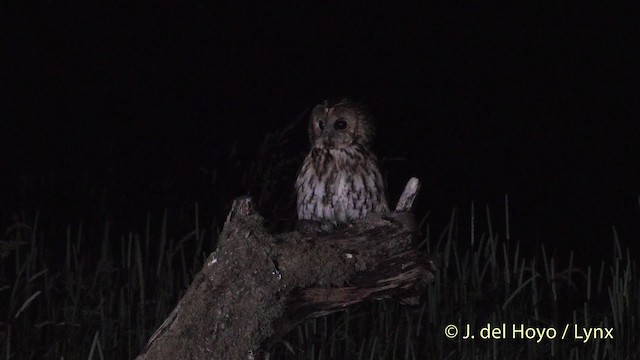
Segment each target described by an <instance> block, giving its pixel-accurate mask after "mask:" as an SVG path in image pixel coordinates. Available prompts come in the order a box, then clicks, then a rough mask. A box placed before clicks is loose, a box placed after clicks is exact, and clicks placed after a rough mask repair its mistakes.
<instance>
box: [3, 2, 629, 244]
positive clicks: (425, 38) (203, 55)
mask: <svg viewBox="0 0 640 360" xmlns="http://www.w3.org/2000/svg"><path fill="white" fill-rule="evenodd" d="M178 4H179V5H178ZM2 6H3V8H4V9H3V10H2V11H1V12H0V26H1V29H0V31H1V34H2V35H1V37H0V40H1V44H2V45H1V50H0V51H1V53H0V86H1V87H2V89H3V91H2V93H3V94H4V95H2V96H1V98H0V116H1V117H2V119H1V120H0V151H1V152H2V175H0V178H2V184H1V185H2V188H1V189H0V194H1V195H2V200H0V202H2V206H1V208H2V217H3V219H2V220H3V224H7V223H10V221H11V220H10V219H11V215H12V214H13V213H14V212H19V211H26V212H27V213H29V212H30V211H31V212H32V211H34V210H35V209H41V211H44V212H47V211H48V212H49V214H51V213H52V212H55V214H56V215H59V216H61V217H63V219H62V220H60V221H68V222H74V221H76V220H77V219H78V217H79V216H82V214H83V213H87V212H90V211H93V210H96V208H97V207H100V209H102V210H104V211H106V213H108V214H109V216H110V217H112V218H116V219H117V218H118V216H121V217H129V218H131V217H135V219H134V220H131V221H132V222H133V223H135V222H141V221H143V220H144V214H145V213H146V212H147V211H156V212H159V211H161V210H162V209H163V208H169V209H172V208H176V207H180V206H190V205H189V204H191V203H193V202H195V201H200V202H205V203H207V204H208V206H210V207H212V208H213V207H219V208H225V207H226V208H228V206H229V203H224V204H218V203H215V204H214V201H213V199H218V198H216V197H215V196H213V195H212V193H215V192H216V191H219V190H216V189H215V188H214V187H215V186H218V185H219V184H226V185H224V186H225V190H224V191H227V192H230V193H229V194H227V195H240V194H243V193H247V192H249V193H251V194H252V195H254V196H259V195H260V194H257V193H256V188H255V187H254V188H251V189H249V188H243V183H242V181H238V180H237V179H238V176H242V173H243V171H242V169H238V168H237V167H238V166H240V167H243V166H244V165H237V163H236V161H235V159H238V161H240V162H241V163H242V164H251V163H252V162H256V161H258V160H259V158H260V144H261V142H262V140H263V139H264V137H265V134H266V133H268V132H278V131H281V130H282V129H284V128H286V127H287V126H289V125H291V124H293V125H292V127H291V129H290V130H289V133H290V136H289V137H287V138H288V139H290V141H289V142H287V143H286V144H284V145H282V146H281V147H280V148H278V149H277V150H278V151H280V152H282V153H284V154H286V156H287V158H289V159H290V160H291V161H294V162H295V161H298V164H299V162H301V160H302V156H304V153H305V151H306V150H307V148H308V143H307V135H306V125H305V120H306V118H307V116H308V114H309V111H310V109H311V108H312V107H313V105H314V104H316V103H318V102H320V101H321V100H324V99H325V98H339V97H349V98H351V99H354V100H357V101H361V102H363V103H365V104H367V105H369V107H370V108H371V110H372V112H373V114H374V115H375V117H376V126H377V129H378V134H377V137H376V140H375V145H374V149H375V151H376V153H377V154H378V157H379V158H380V159H381V160H382V168H383V171H384V172H385V173H386V175H387V177H388V187H389V195H390V197H391V202H392V203H395V200H396V199H397V197H398V196H399V194H400V192H401V191H402V187H403V185H404V182H405V181H406V180H407V179H408V178H409V177H410V176H418V177H420V179H421V180H422V182H423V190H422V193H421V195H420V198H419V200H418V204H417V205H416V206H417V211H418V212H419V213H425V212H426V211H431V215H430V216H432V218H433V220H434V221H438V219H446V218H448V217H449V215H450V212H451V210H452V209H453V208H454V207H457V208H459V209H461V210H462V211H463V213H464V211H468V208H469V206H470V203H471V201H474V202H475V204H476V206H477V211H478V213H477V215H478V216H480V215H482V214H483V212H484V206H485V205H486V204H489V205H490V206H491V208H492V210H493V209H495V213H496V214H497V215H496V216H497V218H498V219H497V220H496V221H497V222H498V223H500V222H501V221H502V220H501V218H500V216H503V215H499V214H500V211H502V210H501V209H502V205H503V201H504V194H509V200H510V208H511V209H510V210H511V221H512V224H511V228H512V232H513V233H512V235H513V236H514V238H518V239H520V240H523V241H542V242H545V243H548V244H549V245H550V246H558V245H559V244H569V245H570V246H571V247H574V248H578V249H580V250H583V249H584V248H589V249H591V250H584V251H591V252H592V253H595V254H598V252H599V249H601V248H606V249H610V248H611V245H610V243H611V239H612V236H611V226H612V225H616V227H617V229H618V232H619V234H620V236H621V238H622V240H623V242H625V243H628V244H632V243H634V242H637V239H638V236H639V235H640V226H639V225H638V224H639V223H640V207H639V204H638V194H640V169H639V168H640V163H639V162H638V154H640V125H639V119H638V113H639V112H638V107H637V104H638V103H639V102H640V96H639V91H638V83H639V82H638V81H639V80H640V79H639V76H638V75H639V74H640V69H639V67H640V65H639V64H640V60H639V58H638V57H637V55H636V51H637V50H638V49H637V48H638V45H637V44H638V31H637V27H638V21H637V19H638V11H637V10H638V9H637V8H622V7H614V6H618V5H612V4H606V5H602V6H601V7H589V8H587V7H584V6H582V7H574V6H570V5H564V4H560V3H554V4H546V5H543V4H533V5H531V6H528V7H524V6H522V7H506V6H504V5H503V6H502V7H501V8H495V9H487V8H478V7H466V6H462V5H458V4H449V5H448V6H446V7H440V6H433V5H425V4H423V5H422V7H421V8H417V7H409V6H407V7H402V5H400V4H395V3H394V4H392V5H386V6H380V5H373V4H370V3H367V2H359V3H354V4H352V5H342V6H335V5H326V4H325V5H316V6H311V5H298V6H297V7H296V6H292V5H288V6H287V7H280V8H279V7H276V6H272V5H264V4H263V5H260V4H251V5H250V6H246V7H242V6H240V5H233V6H230V5H219V6H216V7H211V6H205V5H204V4H200V5H183V4H182V3H181V2H177V3H175V4H174V5H173V6H171V7H169V6H166V7H165V6H159V5H134V4H132V3H129V2H126V3H125V4H123V5H121V6H111V7H110V8H106V7H91V6H90V5H86V4H83V5H79V4H76V5H62V4H58V2H55V1H54V2H49V3H47V4H40V5H38V6H35V5H24V4H21V5H17V6H13V7H11V8H9V7H8V6H7V5H2ZM234 144H235V147H234ZM263 157H264V156H263ZM296 166H297V165H296ZM214 170H215V171H216V174H217V175H216V176H217V179H218V180H217V181H218V182H216V183H215V184H214V185H211V184H212V182H211V177H212V172H213V171H214ZM295 171H296V168H295V166H294V167H293V168H292V169H291V170H290V171H288V172H287V173H282V174H277V176H278V178H282V179H284V180H282V182H283V183H284V184H287V181H288V182H289V183H290V184H291V186H292V184H293V180H294V178H295ZM208 186H211V187H212V188H208ZM220 186H222V185H220ZM220 191H221V190H220ZM291 191H293V190H292V189H291ZM105 194H106V195H105ZM105 199H106V200H105ZM227 200H228V201H230V199H227ZM105 209H106V210H105ZM465 209H466V210H465ZM42 216H43V217H45V216H47V215H46V214H42ZM584 243H588V244H589V246H586V247H585V246H583V244H584Z"/></svg>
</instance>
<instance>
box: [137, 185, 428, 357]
mask: <svg viewBox="0 0 640 360" xmlns="http://www.w3.org/2000/svg"><path fill="white" fill-rule="evenodd" d="M418 188H419V182H418V181H417V179H415V178H413V179H411V180H410V181H409V183H408V184H407V187H406V188H405V192H404V193H403V195H402V196H401V200H400V201H399V203H398V206H397V209H398V210H401V211H402V212H394V213H390V214H374V215H371V216H368V217H366V218H364V219H362V220H360V221H358V222H356V223H354V224H353V225H350V226H349V227H346V228H341V229H337V230H335V231H333V232H331V233H330V234H328V235H302V234H300V233H298V232H291V233H286V234H276V235H273V234H268V233H267V232H266V231H265V229H264V228H263V227H262V218H261V217H260V215H258V214H257V213H256V212H255V210H254V208H253V205H252V202H251V199H250V198H248V197H243V198H239V199H236V200H235V201H234V203H233V206H232V209H231V212H230V213H229V216H228V217H227V221H226V223H225V225H224V228H223V230H222V233H221V234H220V237H219V243H218V248H217V250H216V251H215V252H213V253H212V254H211V255H209V257H208V259H207V261H206V263H205V264H204V266H203V268H202V270H201V271H200V273H198V274H197V275H196V277H195V278H194V280H193V282H192V284H191V286H190V287H189V289H188V290H187V292H186V294H185V296H184V297H183V298H182V299H181V300H180V302H179V303H178V305H177V306H176V308H175V309H174V310H173V311H172V313H171V314H170V315H169V317H168V318H167V319H166V320H165V322H164V323H163V324H162V325H161V326H160V327H159V328H158V330H157V331H156V332H155V333H154V334H153V335H152V336H151V338H150V339H149V342H148V343H147V346H146V348H145V350H144V351H143V353H142V354H141V355H140V356H139V357H138V359H249V358H254V356H255V355H257V354H258V353H259V352H260V351H262V350H268V349H269V347H270V346H271V345H272V344H273V343H274V342H275V341H276V340H278V339H279V338H281V337H282V336H283V335H284V334H286V333H287V332H288V331H289V330H290V329H292V328H293V327H294V326H296V325H297V324H299V323H301V322H302V321H305V320H307V319H310V318H314V317H318V316H323V315H326V314H329V313H331V312H335V311H340V310H343V309H345V308H346V307H348V306H350V305H353V304H356V303H359V302H362V301H366V300H371V299H381V298H386V297H394V298H397V299H398V300H399V301H401V302H404V303H409V304H415V303H417V301H418V297H419V295H420V294H421V293H422V291H423V290H424V288H425V286H426V285H427V284H428V283H429V282H431V281H432V280H433V274H434V272H435V266H434V265H433V263H432V262H431V261H429V260H428V259H427V257H426V255H425V254H423V253H421V252H419V251H417V250H416V249H415V248H414V242H413V234H414V231H415V225H414V219H413V216H412V215H411V214H410V213H408V212H407V211H408V210H410V209H411V206H412V204H413V200H414V199H415V196H416V194H417V191H418Z"/></svg>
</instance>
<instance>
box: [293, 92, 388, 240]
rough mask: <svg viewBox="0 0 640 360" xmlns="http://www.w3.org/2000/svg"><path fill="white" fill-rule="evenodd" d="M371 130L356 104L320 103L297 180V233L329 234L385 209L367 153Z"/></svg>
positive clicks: (311, 122) (374, 162)
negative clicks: (298, 229) (309, 148)
mask: <svg viewBox="0 0 640 360" xmlns="http://www.w3.org/2000/svg"><path fill="white" fill-rule="evenodd" d="M373 132H374V129H373V125H372V124H371V119H370V117H369V114H368V111H367V110H366V108H365V107H364V106H362V105H360V104H357V103H353V102H349V101H347V100H342V101H340V102H338V103H334V104H330V103H329V102H327V101H325V102H324V103H322V104H320V105H317V106H316V107H315V108H314V109H313V111H312V113H311V118H310V119H309V139H310V141H311V150H310V151H309V154H307V157H306V158H305V159H304V162H303V164H302V168H301V169H300V172H299V173H298V178H297V179H296V191H297V195H298V197H297V207H298V222H299V224H300V225H301V226H300V227H301V230H304V231H312V230H315V231H317V230H322V231H329V230H331V229H333V228H335V227H336V226H338V225H342V224H347V223H349V222H352V221H353V220H356V219H358V218H361V217H364V216H366V215H367V214H369V213H378V212H387V211H389V207H388V205H387V200H386V197H385V189H384V181H383V179H382V175H381V174H380V170H379V169H378V165H377V160H376V157H375V155H374V154H373V153H372V152H371V149H370V146H371V141H372V138H373ZM314 223H315V225H313V226H310V225H309V224H314ZM310 229H312V230H310Z"/></svg>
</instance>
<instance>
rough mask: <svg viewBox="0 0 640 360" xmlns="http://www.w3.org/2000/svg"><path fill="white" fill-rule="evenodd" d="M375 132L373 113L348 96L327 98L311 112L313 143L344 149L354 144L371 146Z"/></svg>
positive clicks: (318, 145)
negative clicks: (372, 121) (344, 98)
mask: <svg viewBox="0 0 640 360" xmlns="http://www.w3.org/2000/svg"><path fill="white" fill-rule="evenodd" d="M373 133H374V129H373V124H371V117H370V115H369V112H368V110H367V109H366V107H365V106H364V105H362V104H358V103H354V102H351V101H348V100H340V101H338V102H335V103H330V102H329V101H325V102H323V103H322V104H319V105H317V106H316V107H315V108H313V111H312V112H311V119H310V120H309V139H310V140H311V146H312V147H315V148H326V149H344V148H347V147H349V146H354V145H364V146H368V145H369V144H370V143H371V140H372V138H373Z"/></svg>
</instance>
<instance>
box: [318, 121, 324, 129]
mask: <svg viewBox="0 0 640 360" xmlns="http://www.w3.org/2000/svg"><path fill="white" fill-rule="evenodd" d="M318 127H319V128H320V130H324V122H323V121H322V120H320V121H318Z"/></svg>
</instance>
